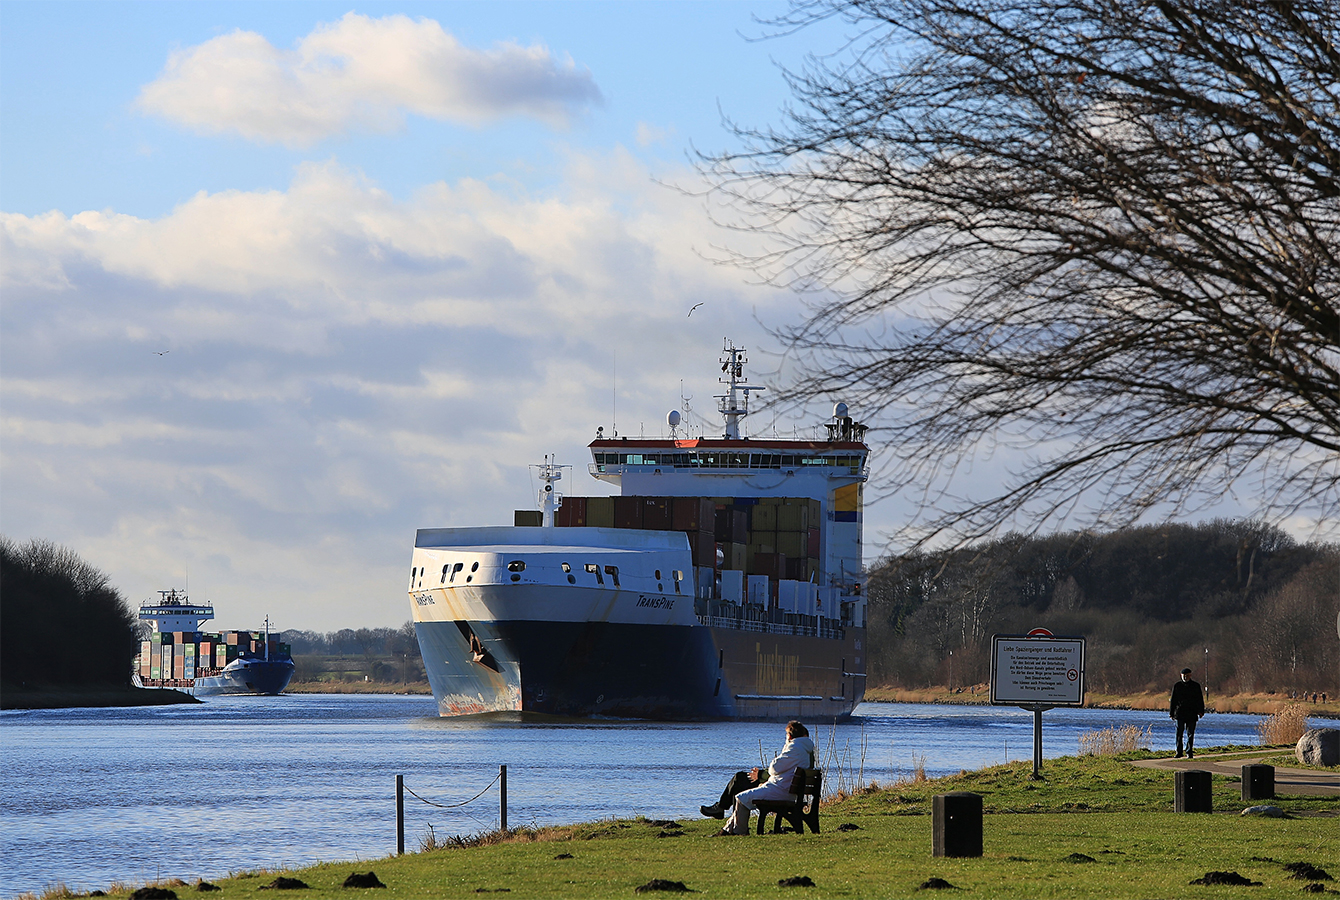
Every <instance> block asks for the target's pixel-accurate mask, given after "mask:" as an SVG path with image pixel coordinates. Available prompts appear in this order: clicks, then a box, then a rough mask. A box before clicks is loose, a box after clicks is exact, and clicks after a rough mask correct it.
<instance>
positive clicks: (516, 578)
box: [512, 572, 521, 581]
mask: <svg viewBox="0 0 1340 900" xmlns="http://www.w3.org/2000/svg"><path fill="white" fill-rule="evenodd" d="M512 580H513V581H520V580H521V576H520V575H518V574H517V573H515V572H513V573H512Z"/></svg>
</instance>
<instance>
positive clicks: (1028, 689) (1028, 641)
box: [991, 628, 1084, 779]
mask: <svg viewBox="0 0 1340 900" xmlns="http://www.w3.org/2000/svg"><path fill="white" fill-rule="evenodd" d="M991 703H992V704H993V705H996V706H1018V707H1020V708H1021V709H1026V710H1029V711H1030V712H1032V713H1033V777H1034V778H1036V779H1040V778H1042V714H1043V713H1044V712H1045V711H1047V710H1049V709H1053V708H1055V707H1057V706H1083V705H1084V638H1082V637H1058V636H1056V635H1054V634H1052V633H1051V632H1050V631H1048V630H1047V629H1045V628H1034V629H1033V630H1032V631H1030V632H1029V633H1028V634H995V635H992V636H991Z"/></svg>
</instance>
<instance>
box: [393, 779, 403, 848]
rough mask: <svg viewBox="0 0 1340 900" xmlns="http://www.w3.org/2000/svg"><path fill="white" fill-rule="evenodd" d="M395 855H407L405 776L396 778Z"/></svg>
mask: <svg viewBox="0 0 1340 900" xmlns="http://www.w3.org/2000/svg"><path fill="white" fill-rule="evenodd" d="M395 853H396V856H404V855H405V776H404V775H397V776H396V777H395Z"/></svg>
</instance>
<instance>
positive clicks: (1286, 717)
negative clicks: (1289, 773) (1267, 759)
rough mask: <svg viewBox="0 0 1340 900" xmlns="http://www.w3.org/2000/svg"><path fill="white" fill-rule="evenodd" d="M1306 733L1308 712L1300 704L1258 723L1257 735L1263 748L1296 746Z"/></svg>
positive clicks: (1294, 704) (1292, 705) (1286, 708)
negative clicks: (1283, 745)
mask: <svg viewBox="0 0 1340 900" xmlns="http://www.w3.org/2000/svg"><path fill="white" fill-rule="evenodd" d="M1304 731H1307V710H1306V709H1304V708H1303V706H1302V705H1300V704H1298V703H1291V704H1289V705H1288V706H1286V707H1284V708H1283V709H1281V710H1280V711H1279V712H1277V713H1275V714H1274V715H1273V716H1266V717H1265V718H1264V719H1262V720H1261V721H1260V722H1257V723H1256V734H1257V736H1258V737H1259V739H1260V741H1261V745H1262V746H1263V747H1268V746H1272V745H1275V744H1296V743H1298V739H1299V738H1300V737H1302V736H1303V732H1304Z"/></svg>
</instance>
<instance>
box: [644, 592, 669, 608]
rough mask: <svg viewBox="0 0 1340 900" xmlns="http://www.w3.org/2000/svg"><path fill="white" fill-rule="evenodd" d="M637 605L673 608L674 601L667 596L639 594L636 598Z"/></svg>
mask: <svg viewBox="0 0 1340 900" xmlns="http://www.w3.org/2000/svg"><path fill="white" fill-rule="evenodd" d="M637 605H638V606H649V607H651V608H652V609H674V608H675V601H673V600H671V599H670V598H669V597H648V596H646V595H645V594H641V595H639V596H638V598H637Z"/></svg>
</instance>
